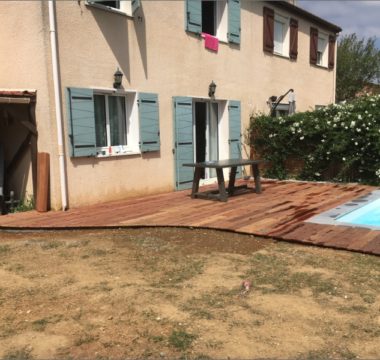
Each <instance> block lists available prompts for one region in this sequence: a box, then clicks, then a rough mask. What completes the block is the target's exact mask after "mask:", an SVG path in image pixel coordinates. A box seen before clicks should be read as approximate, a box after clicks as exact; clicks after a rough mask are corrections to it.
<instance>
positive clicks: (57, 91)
mask: <svg viewBox="0 0 380 360" xmlns="http://www.w3.org/2000/svg"><path fill="white" fill-rule="evenodd" d="M49 24H50V44H51V59H52V65H53V83H54V99H55V117H56V121H57V137H58V158H59V175H60V181H61V201H62V210H63V211H65V210H66V209H67V183H66V167H65V152H64V148H63V144H64V143H63V119H62V103H61V82H60V79H59V65H58V52H57V35H56V22H55V0H49Z"/></svg>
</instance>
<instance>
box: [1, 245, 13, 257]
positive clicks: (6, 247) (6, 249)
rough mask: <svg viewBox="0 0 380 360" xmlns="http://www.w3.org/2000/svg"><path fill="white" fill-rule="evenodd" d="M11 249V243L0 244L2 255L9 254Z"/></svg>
mask: <svg viewBox="0 0 380 360" xmlns="http://www.w3.org/2000/svg"><path fill="white" fill-rule="evenodd" d="M10 251H11V247H10V246H9V245H0V255H4V254H8V253H9V252H10Z"/></svg>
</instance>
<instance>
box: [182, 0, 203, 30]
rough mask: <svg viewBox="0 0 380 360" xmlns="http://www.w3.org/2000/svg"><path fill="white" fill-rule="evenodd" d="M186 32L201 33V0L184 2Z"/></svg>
mask: <svg viewBox="0 0 380 360" xmlns="http://www.w3.org/2000/svg"><path fill="white" fill-rule="evenodd" d="M185 16H186V30H187V31H191V32H194V33H197V34H200V33H201V32H202V0H186V14H185Z"/></svg>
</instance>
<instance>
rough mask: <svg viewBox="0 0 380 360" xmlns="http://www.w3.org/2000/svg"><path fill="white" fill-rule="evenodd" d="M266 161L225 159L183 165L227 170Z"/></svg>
mask: <svg viewBox="0 0 380 360" xmlns="http://www.w3.org/2000/svg"><path fill="white" fill-rule="evenodd" d="M264 162H265V160H249V159H225V160H216V161H205V162H200V163H191V164H182V166H191V167H201V168H226V167H234V166H244V165H254V164H261V163H264Z"/></svg>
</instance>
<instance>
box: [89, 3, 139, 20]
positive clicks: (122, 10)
mask: <svg viewBox="0 0 380 360" xmlns="http://www.w3.org/2000/svg"><path fill="white" fill-rule="evenodd" d="M86 5H88V6H93V7H96V8H98V9H102V10H107V11H111V12H116V13H118V14H122V15H128V16H133V13H132V0H120V7H118V8H117V7H113V6H108V5H104V4H98V3H96V2H93V1H91V0H86Z"/></svg>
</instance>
